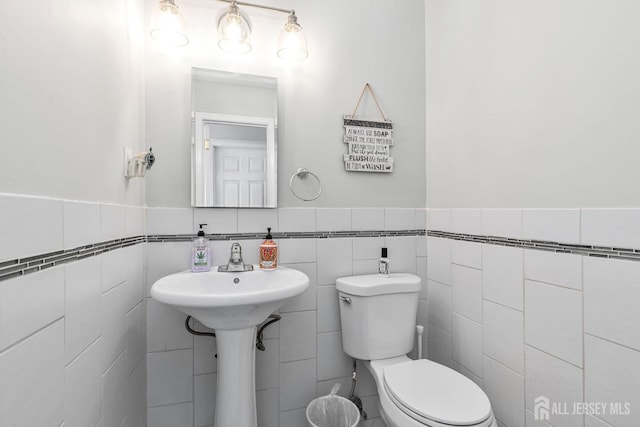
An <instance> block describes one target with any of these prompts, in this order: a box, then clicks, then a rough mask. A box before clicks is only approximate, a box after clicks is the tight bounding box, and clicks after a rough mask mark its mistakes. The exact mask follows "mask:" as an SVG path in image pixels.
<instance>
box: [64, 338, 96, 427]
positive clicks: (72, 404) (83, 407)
mask: <svg viewBox="0 0 640 427" xmlns="http://www.w3.org/2000/svg"><path fill="white" fill-rule="evenodd" d="M101 365H102V340H101V339H100V338H99V339H97V340H96V341H95V342H94V343H93V344H91V345H89V346H87V347H86V348H85V350H84V351H83V352H82V353H81V354H80V356H79V357H78V358H76V359H75V360H74V361H73V362H72V363H69V364H68V365H67V367H66V368H65V426H66V425H69V426H78V427H79V426H94V425H96V424H98V421H100V418H101V417H102V369H101Z"/></svg>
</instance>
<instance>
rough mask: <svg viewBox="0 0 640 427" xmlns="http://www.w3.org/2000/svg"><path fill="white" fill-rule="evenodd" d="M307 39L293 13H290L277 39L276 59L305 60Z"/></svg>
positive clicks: (307, 52)
mask: <svg viewBox="0 0 640 427" xmlns="http://www.w3.org/2000/svg"><path fill="white" fill-rule="evenodd" d="M308 56H309V51H308V49H307V37H306V36H305V35H304V32H303V31H302V27H300V25H299V24H298V19H297V18H296V15H295V13H291V14H290V15H289V18H288V19H287V23H286V24H285V26H284V28H283V29H282V31H281V32H280V37H279V38H278V57H280V58H281V59H284V60H286V61H292V62H297V61H302V60H304V59H307V57H308Z"/></svg>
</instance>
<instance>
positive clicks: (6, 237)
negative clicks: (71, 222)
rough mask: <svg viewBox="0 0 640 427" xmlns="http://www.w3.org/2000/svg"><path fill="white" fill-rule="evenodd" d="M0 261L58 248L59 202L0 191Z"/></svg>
mask: <svg viewBox="0 0 640 427" xmlns="http://www.w3.org/2000/svg"><path fill="white" fill-rule="evenodd" d="M0 212H2V221H0V236H2V244H1V245H0V262H2V261H5V260H8V259H14V258H21V257H26V256H32V255H38V254H43V253H47V252H53V251H56V250H60V249H61V248H62V247H63V208H62V201H61V200H55V199H45V198H40V197H23V196H16V195H11V194H2V193H0Z"/></svg>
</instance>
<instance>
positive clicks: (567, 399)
mask: <svg viewBox="0 0 640 427" xmlns="http://www.w3.org/2000/svg"><path fill="white" fill-rule="evenodd" d="M525 351H526V367H525V388H526V407H527V409H529V410H530V411H534V401H535V399H536V398H537V397H538V396H545V397H547V398H548V399H549V400H550V401H551V402H556V403H559V402H563V403H566V404H567V407H573V404H574V403H578V402H584V396H583V392H582V390H583V383H582V380H583V372H582V369H580V368H578V367H576V366H573V365H571V364H570V363H567V362H565V361H563V360H560V359H558V358H556V357H553V356H551V355H550V354H548V353H545V352H542V351H540V350H538V349H535V348H533V347H530V346H526V349H525ZM549 422H550V423H551V424H553V425H561V426H567V427H571V426H582V425H583V417H582V415H579V414H566V415H565V414H553V413H552V414H551V417H550V419H549Z"/></svg>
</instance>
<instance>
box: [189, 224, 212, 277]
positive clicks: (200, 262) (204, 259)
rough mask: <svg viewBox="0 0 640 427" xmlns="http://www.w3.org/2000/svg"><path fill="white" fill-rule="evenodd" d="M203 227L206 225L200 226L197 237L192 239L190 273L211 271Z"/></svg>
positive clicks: (209, 253) (207, 243)
mask: <svg viewBox="0 0 640 427" xmlns="http://www.w3.org/2000/svg"><path fill="white" fill-rule="evenodd" d="M205 225H207V224H200V230H199V231H198V236H197V237H196V238H195V239H193V249H191V271H193V272H200V271H209V270H211V250H210V249H209V242H208V240H207V239H206V238H205V237H204V230H203V228H202V227H204V226H205Z"/></svg>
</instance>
